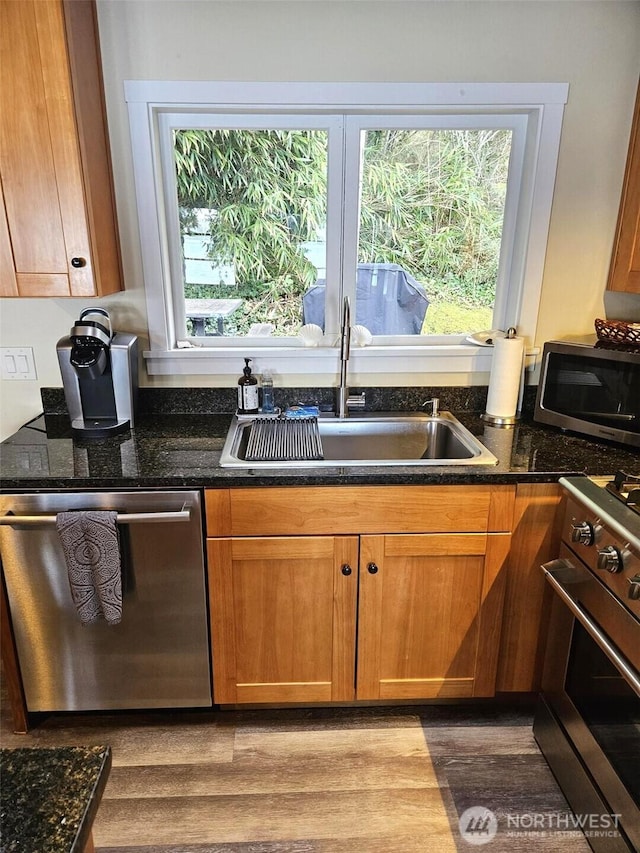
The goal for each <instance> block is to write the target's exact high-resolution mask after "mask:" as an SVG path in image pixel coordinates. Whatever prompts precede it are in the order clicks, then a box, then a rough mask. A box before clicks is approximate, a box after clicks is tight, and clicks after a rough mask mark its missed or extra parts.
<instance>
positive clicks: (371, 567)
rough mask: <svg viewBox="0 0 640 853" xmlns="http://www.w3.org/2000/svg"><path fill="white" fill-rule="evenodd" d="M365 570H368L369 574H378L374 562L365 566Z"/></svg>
mask: <svg viewBox="0 0 640 853" xmlns="http://www.w3.org/2000/svg"><path fill="white" fill-rule="evenodd" d="M367 571H368V572H369V574H370V575H377V574H378V567H377V566H376V564H375V563H369V565H368V566H367Z"/></svg>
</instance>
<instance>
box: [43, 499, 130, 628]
mask: <svg viewBox="0 0 640 853" xmlns="http://www.w3.org/2000/svg"><path fill="white" fill-rule="evenodd" d="M117 517H118V514H117V512H112V511H101V510H83V511H80V512H78V511H72V512H59V513H58V515H57V516H56V528H57V531H58V536H59V538H60V542H61V544H62V550H63V552H64V557H65V560H66V563H67V571H68V574H69V586H70V587H71V597H72V598H73V603H74V604H75V606H76V610H77V611H78V616H79V617H80V621H81V622H82V624H83V625H89V624H91V623H92V622H98V621H100V620H101V619H105V620H106V621H107V623H108V624H109V625H117V624H118V623H119V622H120V620H121V619H122V571H121V565H120V542H119V538H118V525H117Z"/></svg>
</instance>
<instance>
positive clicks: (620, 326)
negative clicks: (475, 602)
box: [595, 320, 640, 344]
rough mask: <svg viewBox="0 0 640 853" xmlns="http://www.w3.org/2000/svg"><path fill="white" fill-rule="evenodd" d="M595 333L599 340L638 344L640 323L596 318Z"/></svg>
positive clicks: (639, 342)
mask: <svg viewBox="0 0 640 853" xmlns="http://www.w3.org/2000/svg"><path fill="white" fill-rule="evenodd" d="M595 326H596V334H597V335H598V338H599V340H601V341H608V342H609V343H612V344H640V323H626V322H625V321H624V320H596V321H595Z"/></svg>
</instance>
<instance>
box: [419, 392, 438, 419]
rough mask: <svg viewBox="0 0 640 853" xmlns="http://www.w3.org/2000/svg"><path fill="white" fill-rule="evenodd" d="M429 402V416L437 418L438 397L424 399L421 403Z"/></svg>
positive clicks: (425, 404) (427, 403)
mask: <svg viewBox="0 0 640 853" xmlns="http://www.w3.org/2000/svg"><path fill="white" fill-rule="evenodd" d="M429 403H431V417H432V418H437V417H438V414H439V412H438V408H439V406H440V398H439V397H432V398H431V399H430V400H425V401H424V403H423V404H422V405H423V406H428V405H429Z"/></svg>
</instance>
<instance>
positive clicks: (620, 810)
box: [534, 476, 640, 853]
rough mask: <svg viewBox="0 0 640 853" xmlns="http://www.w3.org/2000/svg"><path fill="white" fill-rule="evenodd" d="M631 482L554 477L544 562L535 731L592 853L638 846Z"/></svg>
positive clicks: (635, 543) (637, 618)
mask: <svg viewBox="0 0 640 853" xmlns="http://www.w3.org/2000/svg"><path fill="white" fill-rule="evenodd" d="M629 479H634V478H628V477H626V476H618V477H617V481H613V482H611V483H609V484H607V485H606V486H605V484H603V483H597V482H593V481H591V480H589V479H587V478H586V477H576V478H566V479H563V480H561V481H560V483H561V485H562V486H563V488H564V490H565V492H566V504H565V512H564V520H563V532H562V546H561V550H560V553H559V555H558V558H557V559H556V560H553V561H551V562H550V563H546V564H545V565H544V566H542V570H543V572H544V576H545V578H546V580H547V582H548V583H549V585H550V587H551V589H552V590H553V593H554V594H553V596H552V603H551V618H550V628H549V636H548V642H547V651H546V656H545V667H544V674H543V684H542V694H541V697H540V703H539V706H538V709H537V712H536V716H535V720H534V735H535V737H536V740H537V741H538V744H539V746H540V748H541V750H542V752H543V754H544V756H545V758H546V760H547V762H548V764H549V766H550V767H551V769H552V771H553V772H554V774H555V776H556V778H557V780H558V783H559V784H560V787H561V788H562V790H563V792H564V794H565V796H566V798H567V801H568V802H569V805H570V806H571V808H572V810H573V811H574V814H575V816H576V825H578V826H580V827H581V828H582V829H583V831H584V832H585V836H586V838H587V840H588V841H589V843H590V845H591V847H592V848H593V850H595V851H598V853H600V851H602V853H604V851H606V853H613V851H628V850H640V674H639V669H640V515H638V513H637V512H636V508H635V500H636V499H637V498H640V482H639V483H638V485H637V487H636V486H635V484H634V483H631V485H629V483H628V481H629ZM634 495H635V497H634ZM627 501H629V503H627Z"/></svg>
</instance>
